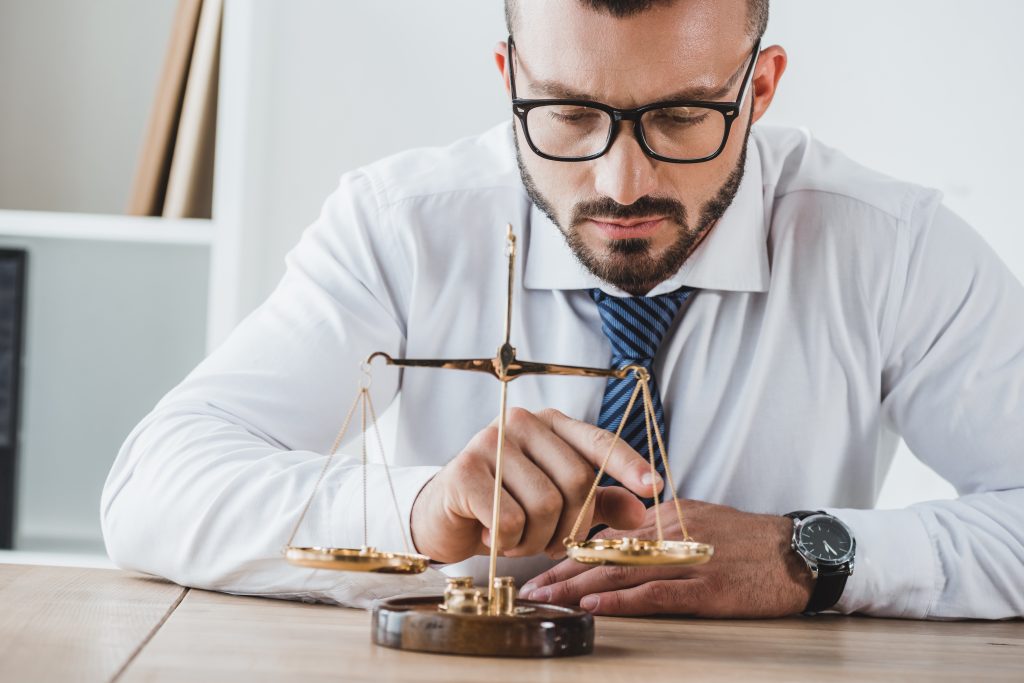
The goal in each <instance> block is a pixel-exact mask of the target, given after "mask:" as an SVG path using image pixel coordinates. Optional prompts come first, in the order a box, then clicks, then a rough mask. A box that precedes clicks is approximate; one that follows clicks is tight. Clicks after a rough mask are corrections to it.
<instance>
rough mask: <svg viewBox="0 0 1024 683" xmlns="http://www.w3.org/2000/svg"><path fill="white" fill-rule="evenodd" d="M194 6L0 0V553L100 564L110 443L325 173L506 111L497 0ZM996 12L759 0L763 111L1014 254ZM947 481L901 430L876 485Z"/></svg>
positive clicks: (1015, 190)
mask: <svg viewBox="0 0 1024 683" xmlns="http://www.w3.org/2000/svg"><path fill="white" fill-rule="evenodd" d="M200 5H203V7H204V10H203V11H202V12H200V10H199V7H200ZM214 9H215V10H216V12H214ZM203 16H206V19H204V18H203ZM211 17H212V19H211ZM220 18H221V14H220V2H219V0H205V1H202V2H201V0H146V1H145V2H138V1H137V0H90V1H89V2H85V1H83V0H0V98H2V99H0V102H2V106H0V251H3V250H10V252H9V253H10V254H15V255H17V254H19V253H24V259H25V260H24V262H21V261H19V260H18V258H14V257H12V259H13V260H11V264H12V265H11V266H10V268H11V270H10V277H7V276H5V275H4V274H3V273H4V272H6V271H0V285H3V286H5V287H7V289H6V290H5V293H3V294H0V305H3V306H6V307H7V309H9V311H15V312H16V311H17V309H19V308H20V311H21V316H20V318H21V322H22V329H21V333H20V338H21V345H20V349H19V348H18V344H17V343H16V341H17V339H18V337H19V334H18V331H17V329H15V328H16V326H15V327H12V328H10V329H6V330H5V333H6V334H7V337H6V338H5V339H6V341H5V340H0V342H2V343H5V344H7V346H6V347H5V348H4V349H3V353H4V354H5V355H3V358H4V359H5V362H6V363H7V365H6V366H5V368H4V369H3V370H2V371H0V388H2V389H4V390H5V391H6V392H7V393H6V395H5V397H3V398H2V399H0V403H2V406H0V407H2V408H3V410H6V411H7V412H6V413H5V416H3V417H0V424H2V425H3V427H4V428H5V429H6V432H5V433H4V434H2V435H0V540H2V539H5V538H6V543H4V544H0V545H6V546H8V547H10V546H13V548H14V549H15V551H16V552H17V553H19V554H18V555H17V558H18V559H19V561H31V560H32V559H33V558H43V559H42V561H47V562H50V563H56V562H60V561H66V562H69V563H77V564H103V563H104V562H105V556H104V554H103V545H102V539H101V537H100V527H99V512H98V510H99V497H100V490H101V488H102V485H103V481H104V479H105V477H106V474H107V471H108V469H109V467H110V464H111V462H112V460H113V458H114V456H115V454H116V453H117V450H118V448H119V446H120V444H121V442H122V441H123V440H124V438H125V436H126V435H127V434H128V432H129V431H130V430H131V428H132V427H133V426H134V425H135V424H136V423H137V422H138V421H139V420H140V419H141V418H142V417H143V416H144V415H145V414H146V413H147V412H148V411H149V410H150V409H151V408H152V406H153V405H154V404H155V403H156V401H157V400H159V398H160V397H161V396H162V395H163V394H164V393H165V392H166V391H167V390H168V389H170V388H171V387H172V386H173V385H174V384H176V383H177V382H178V381H179V380H181V379H182V378H183V377H184V376H185V374H187V373H188V371H189V370H191V369H192V368H193V367H194V366H195V365H196V364H197V363H198V362H199V361H200V360H201V359H202V358H203V356H204V355H205V354H206V353H207V352H208V351H209V350H211V349H212V348H214V347H215V346H216V345H217V344H218V343H219V342H220V341H221V340H222V339H223V338H224V337H225V336H226V335H227V334H228V333H229V332H230V330H231V329H232V327H233V326H234V325H235V324H237V322H238V321H239V320H241V319H242V318H243V317H244V316H245V315H246V314H247V313H248V312H250V311H251V310H252V309H253V308H255V307H256V306H257V305H258V304H259V303H260V302H261V301H262V300H263V299H264V298H265V297H266V296H267V294H268V293H269V292H270V291H271V290H272V289H273V287H274V285H275V284H276V283H277V281H278V280H279V278H280V277H281V275H282V273H283V271H284V261H283V258H284V254H285V253H286V252H287V251H288V250H289V249H290V248H291V247H292V246H293V245H294V243H295V242H296V241H297V240H298V238H299V235H300V234H301V232H302V230H303V229H304V228H305V227H306V226H307V225H308V224H309V223H310V222H311V221H312V220H313V219H314V218H315V217H316V216H317V214H318V212H319V209H320V205H321V203H322V202H323V200H324V199H325V198H326V196H327V195H328V194H329V193H330V192H331V191H332V190H333V188H334V186H335V184H336V182H337V179H338V177H339V176H340V175H341V174H342V173H344V172H345V171H347V170H350V169H352V168H355V167H357V166H359V165H361V164H364V163H367V162H370V161H372V160H374V159H377V158H379V157H381V156H384V155H386V154H389V153H392V152H396V151H399V150H402V149H406V148H409V147H413V146H422V145H434V144H446V143H448V142H451V141H453V140H455V139H457V138H459V137H462V136H465V135H471V134H475V133H477V132H479V131H482V130H484V129H485V128H488V127H490V126H491V125H492V124H494V123H496V122H499V121H501V120H504V119H507V118H508V117H509V115H510V114H509V111H508V104H507V102H506V100H505V96H504V92H503V90H502V88H501V83H500V81H499V78H498V75H497V72H496V70H495V67H494V64H493V60H492V57H491V51H492V49H493V47H494V45H495V43H496V42H497V41H499V40H501V39H503V38H504V36H505V28H504V20H503V12H502V4H501V0H486V1H485V0H434V1H432V2H422V1H419V0H377V1H376V2H373V3H357V2H339V1H338V0H226V2H225V3H224V7H223V23H220ZM183 26H188V27H190V28H188V30H185V31H184V33H183ZM1021 26H1024V3H1021V2H1017V0H987V1H986V2H979V3H964V2H957V1H956V0H903V1H902V2H899V3H893V2H887V1H883V0H862V1H861V2H857V3H824V2H812V1H810V0H802V1H801V0H787V1H785V2H783V1H782V0H776V1H775V2H774V3H773V6H772V16H771V21H770V24H769V28H768V35H767V36H766V44H772V43H779V44H782V45H783V46H784V47H785V48H786V49H787V50H788V52H789V56H790V64H789V68H788V71H787V72H786V75H785V77H784V79H783V81H782V84H781V88H780V91H779V94H778V96H777V98H776V100H775V103H774V105H773V107H772V110H771V111H770V112H769V114H768V115H767V117H766V119H765V120H764V123H766V124H777V125H788V126H802V127H806V128H808V129H809V130H810V131H811V132H812V133H813V134H814V135H815V136H816V137H818V138H819V139H821V140H823V141H825V142H826V143H828V144H830V145H832V146H835V147H838V148H840V149H842V150H844V151H846V152H847V153H848V154H850V155H851V156H852V157H854V158H855V159H857V160H858V161H860V162H862V163H864V164H866V165H868V166H871V167H874V168H876V169H879V170H881V171H884V172H886V173H889V174H891V175H894V176H898V177H901V178H904V179H908V180H912V181H915V182H918V183H921V184H924V185H929V186H934V187H937V188H940V189H941V190H943V191H944V192H945V195H946V201H947V203H948V204H949V205H950V206H951V207H952V208H953V209H954V210H955V211H957V212H958V213H960V214H961V215H963V216H964V217H966V218H967V220H968V221H969V222H971V223H972V224H973V225H974V226H975V227H976V228H977V230H978V231H979V232H980V233H981V234H982V235H983V236H984V237H985V239H986V240H988V242H989V243H990V244H991V245H992V246H993V247H994V248H995V249H996V250H997V251H998V252H999V253H1000V255H1001V256H1002V258H1003V259H1004V260H1005V261H1006V262H1007V264H1008V265H1009V266H1010V268H1011V269H1012V270H1013V271H1014V272H1015V274H1016V275H1017V277H1018V278H1024V230H1022V228H1024V225H1022V218H1021V216H1022V214H1024V212H1022V208H1024V199H1022V197H1024V191H1022V182H1021V181H1022V180H1024V172H1022V171H1021V168H1020V163H1021V162H1020V159H1022V158H1024V128H1022V127H1021V126H1020V125H1019V123H1018V122H1017V121H1016V116H1017V115H1018V114H1019V112H1020V111H1022V110H1024V89H1022V88H1021V87H1020V75H1019V69H1018V67H1017V63H1016V62H1017V60H1016V59H1015V56H1016V55H1015V54H1012V52H1015V51H1016V50H1015V46H1016V45H1018V43H1019V38H1018V34H1019V31H1020V27H1021ZM189 31H191V33H189ZM186 34H188V35H191V36H192V39H191V40H192V42H191V43H187V41H186V43H187V44H188V45H190V46H191V47H190V49H189V50H186V51H185V52H184V53H182V52H181V51H180V49H179V50H177V51H176V48H175V46H176V45H177V46H178V47H179V48H180V47H181V45H185V44H186V43H182V42H181V40H182V36H183V35H186ZM175 55H177V57H175ZM175 59H178V62H177V66H178V67H179V68H178V71H175V70H174V69H173V68H172V67H174V60H175ZM181 67H184V69H185V71H184V72H183V71H181ZM186 72H187V73H186ZM183 79H184V80H183ZM168 103H172V104H171V105H170V109H167V111H171V112H172V113H174V114H175V116H172V117H171V118H170V119H167V120H164V119H161V117H160V115H159V114H160V111H162V110H161V107H164V108H165V109H166V105H167V104H168ZM175 117H176V118H175ZM165 118H166V117H165ZM172 152H173V153H172ZM171 160H173V161H171ZM185 160H187V162H188V163H186V161H185ZM175 166H180V167H181V168H179V169H178V170H174V167H175ZM207 166H208V167H209V168H208V169H207V170H208V171H209V172H210V173H212V180H211V178H210V177H208V176H209V175H210V173H207V174H206V175H205V176H204V173H203V172H202V169H204V168H206V167H207ZM182 169H185V170H184V171H182ZM189 169H192V171H193V172H192V173H191V174H190V173H189ZM196 169H199V170H198V171H197V170H196ZM182 174H184V176H189V177H199V178H200V179H201V182H200V185H201V187H200V188H199V191H198V195H197V194H196V190H195V188H190V189H189V190H188V191H185V190H181V189H180V188H178V189H175V188H174V183H175V180H174V178H175V177H178V176H180V175H182ZM168 178H170V180H169V181H168ZM203 178H205V180H202V179H203ZM161 183H163V184H162V185H161ZM161 188H162V189H161ZM204 191H205V192H207V193H208V196H206V199H205V201H204V200H203V199H202V197H203V192H204ZM197 196H199V197H200V199H198V200H197V199H196V197H197ZM182 197H184V198H185V199H182ZM154 202H155V203H154ZM3 253H8V252H7V251H3ZM19 264H20V265H19ZM19 273H21V274H22V275H23V276H24V282H23V286H20V287H19V280H18V274H19ZM4 278H6V279H4ZM5 297H6V298H5ZM19 303H20V306H19ZM16 318H17V316H15V317H14V318H11V319H12V320H16ZM19 352H20V358H19ZM0 431H2V430H0ZM953 495H955V494H954V491H953V489H952V488H951V487H950V486H949V485H948V484H947V483H946V482H944V481H942V480H941V479H940V478H938V477H937V476H936V475H934V474H933V473H932V472H931V471H930V470H928V469H927V468H925V467H924V466H923V465H921V464H920V463H919V462H917V461H916V460H915V459H914V458H913V456H912V455H910V454H909V453H908V452H906V450H905V449H903V450H901V452H900V454H899V456H898V457H897V459H896V461H895V463H894V465H893V468H892V471H891V472H890V476H889V478H888V479H887V481H886V484H885V487H884V489H883V491H882V494H881V498H880V500H879V506H880V507H900V506H903V505H906V504H908V503H910V502H914V501H918V500H925V499H929V498H936V497H952V496H953ZM3 526H6V529H7V531H6V533H7V536H6V537H5V536H4V535H3V533H4V532H3V528H2V527H3ZM154 541H155V542H159V539H154ZM0 556H5V557H7V558H11V557H14V555H12V551H7V552H6V553H5V551H2V550H0Z"/></svg>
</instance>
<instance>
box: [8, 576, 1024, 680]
mask: <svg viewBox="0 0 1024 683" xmlns="http://www.w3.org/2000/svg"><path fill="white" fill-rule="evenodd" d="M369 628H370V615H369V614H368V613H367V612H363V611H359V610H351V609H344V608H339V607H330V606H326V605H306V604H301V603H294V602H285V601H279V600H269V599H262V598H243V597H236V596H229V595H222V594H219V593H210V592H207V591H201V590H190V589H185V588H181V587H180V586H176V585H174V584H171V583H167V582H165V581H162V580H160V579H155V578H151V577H145V576H140V575H137V574H132V573H129V572H122V571H117V570H109V569H76V568H65V567H39V566H33V567H29V566H19V565H0V681H4V682H5V683H6V682H7V681H11V682H16V681H17V682H20V681H31V682H33V683H34V682H36V681H41V682H45V681H70V680H74V681H110V680H119V681H183V680H189V681H197V680H198V681H207V680H208V681H260V680H268V681H269V680H290V681H371V680H372V681H437V682H438V683H447V682H449V681H473V682H474V683H475V682H479V681H486V682H487V683H498V682H500V681H515V682H517V683H524V682H527V681H529V682H533V681H552V682H555V681H559V682H560V681H576V680H586V681H601V682H603V681H628V682H629V683H646V682H649V681H662V680H664V681H681V680H742V681H751V680H758V681H774V680H779V681H781V680H785V681H794V680H814V681H816V682H820V681H824V680H828V681H864V680H887V681H888V680H928V681H932V680H955V681H963V680H968V679H971V680H975V681H979V680H1012V681H1018V682H1019V681H1024V622H1022V621H1014V622H992V623H988V622H918V621H899V620H889V619H871V618H865V617H838V616H836V617H831V616H827V617H814V618H793V619H777V620H766V621H712V620H699V619H613V618H605V617H599V618H598V619H597V627H596V628H597V639H596V645H595V650H594V654H593V655H590V656H584V657H575V658H566V659H543V660H520V659H496V658H483V657H454V656H444V655H427V654H418V653H411V652H399V651H396V650H389V649H387V648H382V647H377V646H375V645H373V644H372V643H371V642H370V631H369Z"/></svg>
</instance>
